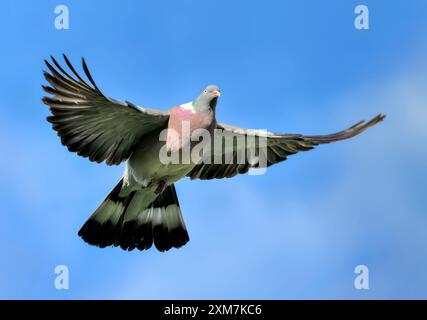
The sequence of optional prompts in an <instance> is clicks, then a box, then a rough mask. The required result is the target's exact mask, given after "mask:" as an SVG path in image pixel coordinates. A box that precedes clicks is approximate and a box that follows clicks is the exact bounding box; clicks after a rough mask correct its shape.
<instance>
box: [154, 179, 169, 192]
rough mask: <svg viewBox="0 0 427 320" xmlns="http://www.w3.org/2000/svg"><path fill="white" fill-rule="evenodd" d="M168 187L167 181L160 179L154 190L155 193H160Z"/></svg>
mask: <svg viewBox="0 0 427 320" xmlns="http://www.w3.org/2000/svg"><path fill="white" fill-rule="evenodd" d="M166 187H167V184H166V181H165V180H160V181H159V184H158V185H157V188H156V190H155V191H154V193H155V194H160V193H162V192H163V191H164V190H165V189H166Z"/></svg>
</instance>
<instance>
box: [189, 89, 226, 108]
mask: <svg viewBox="0 0 427 320" xmlns="http://www.w3.org/2000/svg"><path fill="white" fill-rule="evenodd" d="M220 95H221V91H220V90H219V88H218V86H216V85H213V84H210V85H208V86H207V87H206V88H205V89H203V91H202V92H201V93H200V95H199V96H198V97H197V99H196V101H195V102H196V105H197V106H198V107H200V108H201V109H204V108H210V109H212V110H215V107H216V104H217V102H218V97H219V96H220Z"/></svg>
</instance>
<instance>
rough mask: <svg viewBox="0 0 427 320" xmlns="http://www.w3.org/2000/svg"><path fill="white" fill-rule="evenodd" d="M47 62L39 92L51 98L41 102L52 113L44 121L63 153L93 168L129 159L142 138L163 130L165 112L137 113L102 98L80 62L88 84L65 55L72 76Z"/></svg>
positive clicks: (129, 106)
mask: <svg viewBox="0 0 427 320" xmlns="http://www.w3.org/2000/svg"><path fill="white" fill-rule="evenodd" d="M51 58H52V63H53V65H52V64H51V63H49V62H48V61H46V60H45V63H46V65H47V67H48V69H49V71H50V73H48V72H44V76H45V78H46V80H47V81H48V82H49V83H50V85H51V86H42V87H43V89H44V91H46V92H47V93H49V94H51V95H52V96H50V97H44V98H43V102H44V103H45V104H47V105H48V106H49V107H50V111H51V113H52V116H49V117H48V118H47V120H48V121H49V122H50V123H52V126H53V129H54V130H55V131H56V132H57V133H58V135H59V136H60V138H61V142H62V144H63V145H65V146H67V148H68V150H69V151H72V152H77V154H78V155H80V156H83V157H88V158H89V160H91V161H95V162H98V163H100V162H103V161H105V162H106V163H107V164H108V165H113V164H119V163H120V162H122V161H124V160H126V159H128V158H129V156H130V155H131V154H132V151H133V148H134V146H135V145H136V144H137V143H138V141H139V140H140V139H141V137H142V136H144V135H146V134H147V133H149V132H151V131H153V130H155V129H157V128H161V127H166V126H167V122H168V119H169V113H168V112H166V111H160V110H153V109H146V108H141V107H137V106H135V105H134V104H132V103H130V102H127V101H117V100H114V99H112V98H109V97H106V96H104V94H103V93H102V92H101V91H100V90H99V89H98V87H97V85H96V84H95V82H94V81H93V78H92V76H91V74H90V73H89V70H88V68H87V66H86V62H85V61H84V59H82V65H83V70H84V73H85V74H86V77H87V79H88V80H89V82H90V84H88V83H87V82H86V81H85V80H84V79H83V78H82V77H81V76H80V75H79V74H78V73H77V72H76V70H75V69H74V67H73V66H72V65H71V63H70V61H69V60H68V58H67V57H66V56H65V55H64V60H65V62H66V64H67V66H68V68H69V69H70V70H71V72H72V73H73V74H74V76H71V75H70V74H69V73H68V72H67V71H65V70H64V69H63V68H62V67H61V66H60V65H59V64H58V62H57V61H56V60H55V59H54V58H53V57H51Z"/></svg>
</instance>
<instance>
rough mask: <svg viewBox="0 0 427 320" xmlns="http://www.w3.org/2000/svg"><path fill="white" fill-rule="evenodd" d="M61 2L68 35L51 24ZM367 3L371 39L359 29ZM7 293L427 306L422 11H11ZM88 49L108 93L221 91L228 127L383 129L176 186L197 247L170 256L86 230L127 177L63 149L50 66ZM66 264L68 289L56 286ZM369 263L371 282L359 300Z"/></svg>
mask: <svg viewBox="0 0 427 320" xmlns="http://www.w3.org/2000/svg"><path fill="white" fill-rule="evenodd" d="M59 4H66V5H67V6H68V7H69V10H70V29H69V30H56V29H55V28H54V19H55V14H54V8H55V7H56V6H57V5H59ZM358 4H366V5H368V7H369V10H370V29H369V30H364V31H358V30H356V29H355V28H354V25H353V22H354V19H355V14H354V8H355V7H356V5H358ZM0 8H1V10H2V12H4V15H3V18H2V19H1V20H0V33H1V39H2V50H1V51H0V55H1V59H0V61H1V62H0V63H1V74H0V87H1V92H2V99H1V102H0V104H1V105H0V119H1V120H0V121H1V127H0V148H1V150H3V156H2V157H0V170H1V177H2V179H1V182H0V191H1V192H0V194H1V195H0V199H1V203H2V210H1V214H2V216H3V223H1V224H0V249H1V252H2V259H1V264H0V298H25V299H27V298H33V299H42V298H51V299H72V298H81V299H92V298H98V299H111V298H118V299H163V298H169V299H175V298H177V299H190V298H191V299H206V298H223V299H229V298H230V299H231V298H233V299H239V298H241V299H244V298H252V299H298V298H300V299H304V298H309V299H329V298H338V299H345V298H355V299H372V298H380V299H385V298H403V299H406V298H427V273H426V271H425V270H427V255H426V253H425V252H426V250H425V248H426V246H427V233H426V232H425V231H426V229H427V205H426V201H425V191H426V187H427V182H426V176H427V167H426V163H427V151H426V148H425V141H426V138H427V110H426V108H427V107H426V102H427V92H426V90H425V88H426V86H427V80H426V77H425V75H426V72H427V58H426V50H427V19H426V18H427V17H426V15H427V13H426V12H427V3H426V2H423V1H416V0H412V1H411V0H409V1H408V0H405V1H403V0H396V1H393V2H392V3H391V2H390V1H380V0H376V1H372V0H371V1H350V0H345V1H342V0H324V1H315V0H311V1H309V0H306V1H262V2H260V1H222V0H218V1H215V2H212V1H209V2H202V1H189V0H182V1H157V2H156V3H155V4H154V2H150V3H149V2H148V1H127V0H122V1H117V2H114V3H113V2H112V1H111V2H105V1H43V2H41V1H40V2H37V5H35V3H34V2H33V1H19V2H16V1H3V2H2V4H1V5H0ZM61 53H67V54H68V55H69V57H70V58H71V59H72V60H73V61H75V62H76V63H77V62H78V61H79V59H80V58H81V57H82V56H84V57H85V58H86V59H87V62H88V64H89V68H90V69H91V71H92V74H93V76H94V78H95V80H96V81H97V83H98V85H99V86H100V88H101V90H103V92H104V93H106V94H107V95H109V96H112V97H115V98H117V99H126V100H129V101H132V102H134V103H136V104H139V105H143V106H147V107H156V108H161V109H166V108H169V107H171V106H174V105H177V104H179V103H183V102H187V101H189V100H191V99H193V98H194V96H195V95H196V94H197V93H198V92H199V91H200V90H201V89H202V88H203V87H204V86H205V85H206V84H209V83H216V84H218V85H219V86H220V88H221V90H222V96H221V100H220V102H219V105H218V108H217V111H218V112H217V117H218V119H220V120H221V121H223V122H226V123H230V124H236V125H240V126H244V127H251V128H266V129H268V130H270V131H275V132H281V131H282V132H290V133H305V134H321V133H330V132H334V131H336V130H339V129H343V128H345V127H347V126H348V125H350V124H352V123H353V122H356V121H358V120H361V119H367V118H369V117H372V116H374V115H376V114H378V113H380V112H381V113H385V114H387V119H386V121H385V122H384V123H382V124H380V125H378V126H377V127H375V128H373V129H371V130H369V131H368V132H366V133H364V134H363V135H361V136H359V137H357V138H355V139H353V140H351V141H345V142H342V143H337V144H333V145H327V146H321V147H319V148H318V149H316V150H314V151H311V152H308V153H304V154H298V155H296V156H293V157H290V158H289V159H288V161H286V162H285V163H281V164H279V165H276V166H274V167H272V168H271V169H269V170H268V171H267V174H265V175H263V176H257V177H254V176H240V177H237V178H235V179H231V180H221V181H208V182H201V181H189V180H183V181H181V182H179V183H178V184H177V191H178V196H179V199H180V203H181V207H182V210H183V212H184V216H185V221H186V224H187V227H188V229H189V232H190V238H191V241H190V242H189V243H188V244H187V245H186V246H185V247H183V248H182V249H180V250H172V251H169V252H168V253H166V254H162V253H159V252H157V251H155V250H150V251H147V252H137V251H134V252H123V251H121V250H120V249H118V248H107V249H103V250H101V249H98V248H95V247H91V246H88V245H86V244H85V243H84V242H83V241H81V239H80V238H78V237H77V231H78V229H79V228H80V226H81V225H82V224H83V223H84V222H85V221H86V219H87V217H88V216H89V215H90V214H91V213H92V211H93V210H94V209H95V208H96V207H97V206H98V205H99V203H100V202H101V201H102V199H103V198H104V196H105V195H106V194H107V193H108V192H109V191H110V190H111V188H112V187H113V185H114V184H115V183H116V181H117V180H118V179H119V177H120V176H121V174H122V170H123V165H121V166H115V167H107V166H105V165H98V164H93V163H90V162H89V161H88V160H86V159H83V158H79V157H78V156H76V155H75V154H72V153H69V152H68V151H67V150H66V148H65V147H63V146H61V144H60V143H59V139H58V138H57V136H56V134H55V132H54V131H53V130H52V129H51V128H50V126H49V124H48V123H47V122H46V121H45V117H46V116H47V115H48V111H47V109H46V107H45V106H44V105H43V104H42V103H41V101H40V98H41V96H42V95H43V93H42V90H41V88H40V85H41V84H43V83H44V80H43V77H42V70H43V69H44V65H43V59H44V58H47V57H49V55H54V56H59V55H60V54H61ZM60 264H65V265H67V266H68V268H69V271H70V280H69V283H70V289H69V290H56V289H55V287H54V279H55V274H54V268H55V266H56V265H60ZM360 264H363V265H367V266H368V268H369V275H370V289H369V290H356V289H355V288H354V286H353V281H354V278H355V274H354V268H355V266H357V265H360Z"/></svg>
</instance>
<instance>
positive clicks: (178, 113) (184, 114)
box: [172, 107, 193, 121]
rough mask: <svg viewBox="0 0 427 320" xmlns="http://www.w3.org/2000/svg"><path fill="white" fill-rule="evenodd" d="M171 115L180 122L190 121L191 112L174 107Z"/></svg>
mask: <svg viewBox="0 0 427 320" xmlns="http://www.w3.org/2000/svg"><path fill="white" fill-rule="evenodd" d="M172 114H173V116H174V117H177V118H178V119H180V120H181V121H182V120H191V117H192V116H193V112H192V111H191V110H187V109H184V108H182V107H175V108H173V109H172Z"/></svg>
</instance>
